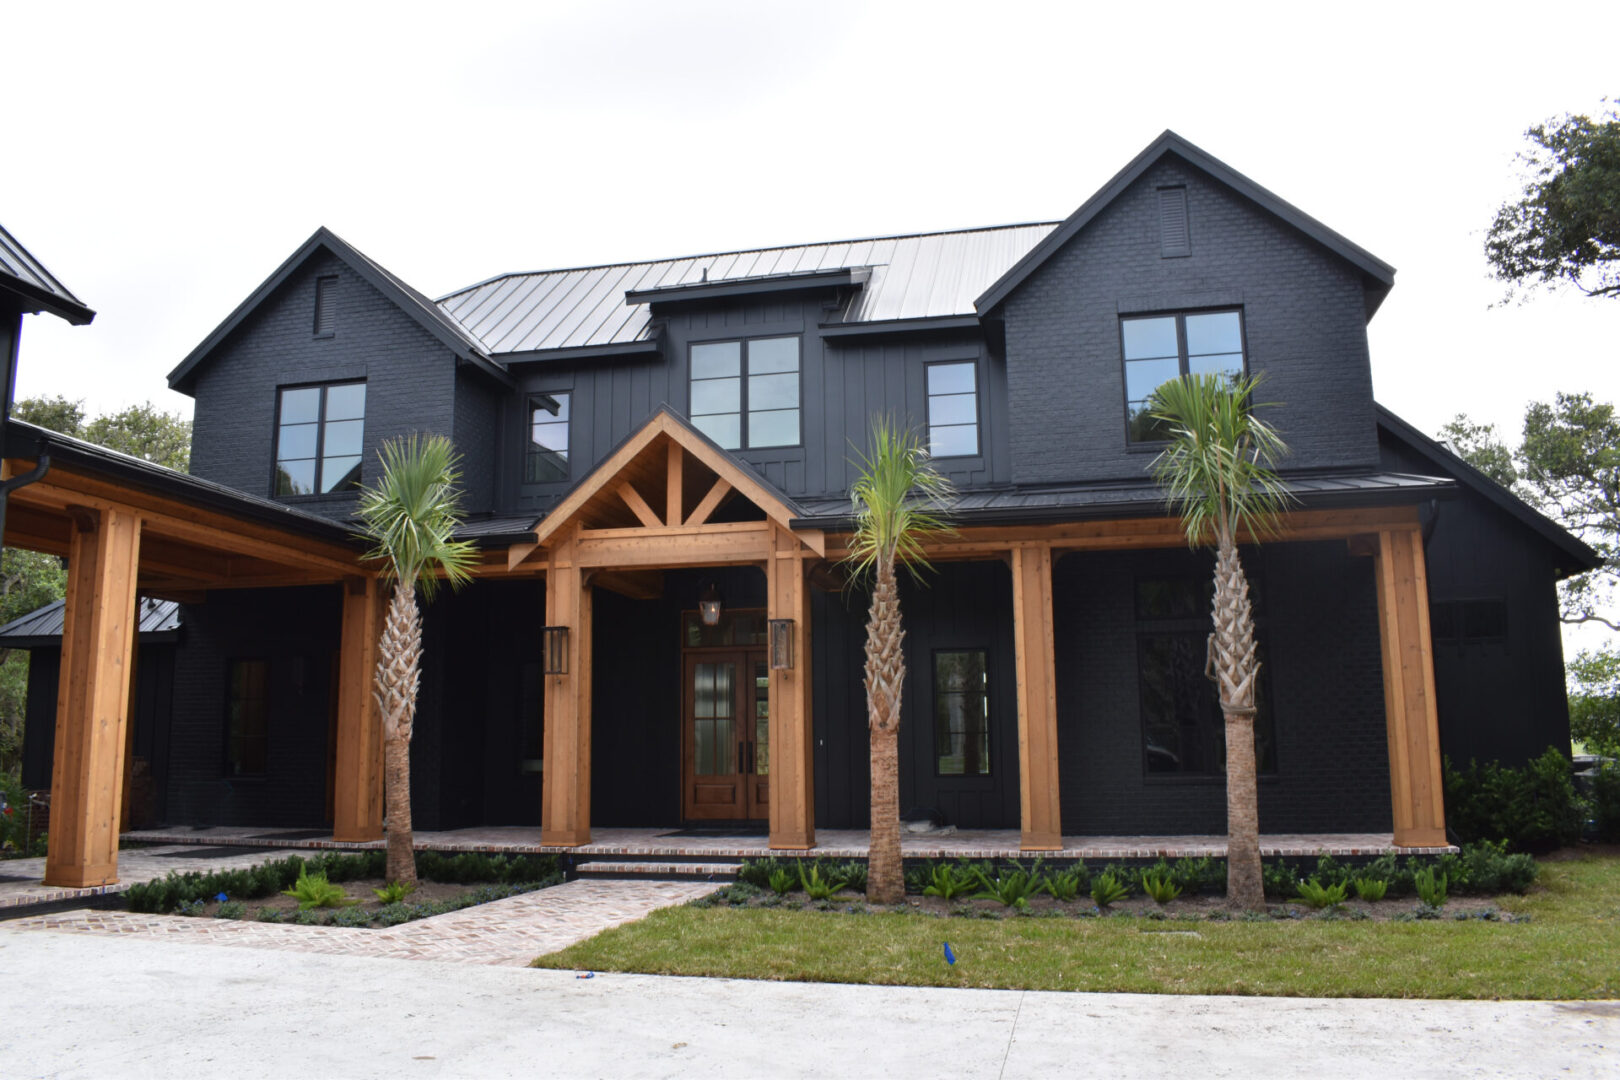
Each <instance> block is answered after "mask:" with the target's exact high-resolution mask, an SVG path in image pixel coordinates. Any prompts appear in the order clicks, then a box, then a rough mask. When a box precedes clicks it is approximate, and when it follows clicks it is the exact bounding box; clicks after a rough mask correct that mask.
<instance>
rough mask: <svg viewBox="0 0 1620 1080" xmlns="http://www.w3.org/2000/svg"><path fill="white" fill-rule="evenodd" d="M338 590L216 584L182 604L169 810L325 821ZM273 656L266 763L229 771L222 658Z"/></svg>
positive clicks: (183, 817)
mask: <svg viewBox="0 0 1620 1080" xmlns="http://www.w3.org/2000/svg"><path fill="white" fill-rule="evenodd" d="M341 613H342V597H341V596H340V595H339V592H338V588H337V586H335V585H334V586H328V587H310V588H297V589H256V590H246V591H239V592H214V593H210V594H209V597H208V602H207V603H205V604H187V605H185V606H184V607H183V608H182V609H181V619H182V620H183V622H184V625H185V642H184V644H182V645H181V646H180V647H179V648H178V649H177V650H176V655H175V678H174V715H173V719H172V721H171V724H170V749H169V760H168V777H167V784H168V812H169V818H170V820H172V821H174V822H177V823H182V824H198V825H267V826H313V827H319V826H320V825H321V824H322V822H323V821H324V820H326V770H327V756H328V755H327V735H328V722H329V720H330V718H331V708H332V697H331V688H332V679H333V677H334V668H333V663H334V660H335V658H336V656H337V648H338V629H339V621H340V616H341ZM257 658H263V659H267V660H269V662H270V742H269V755H270V756H269V769H268V771H267V772H266V773H265V775H264V776H262V777H239V778H227V777H226V776H225V774H224V773H225V736H226V717H225V710H226V683H225V680H226V668H227V663H228V661H230V660H232V659H257Z"/></svg>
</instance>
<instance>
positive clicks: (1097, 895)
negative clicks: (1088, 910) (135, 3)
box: [1091, 870, 1131, 908]
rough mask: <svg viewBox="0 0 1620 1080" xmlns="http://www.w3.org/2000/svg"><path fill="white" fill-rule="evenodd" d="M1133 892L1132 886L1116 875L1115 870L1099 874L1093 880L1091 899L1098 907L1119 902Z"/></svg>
mask: <svg viewBox="0 0 1620 1080" xmlns="http://www.w3.org/2000/svg"><path fill="white" fill-rule="evenodd" d="M1130 894H1131V888H1130V886H1129V885H1126V884H1125V883H1123V882H1122V881H1120V880H1119V878H1117V877H1115V876H1114V871H1113V870H1106V871H1104V872H1103V873H1101V874H1098V875H1097V876H1096V877H1095V878H1093V879H1092V882H1091V899H1092V901H1093V902H1095V903H1096V905H1097V907H1098V908H1105V907H1108V906H1109V905H1110V904H1117V903H1119V902H1120V901H1121V900H1123V899H1125V898H1126V897H1127V896H1129V895H1130Z"/></svg>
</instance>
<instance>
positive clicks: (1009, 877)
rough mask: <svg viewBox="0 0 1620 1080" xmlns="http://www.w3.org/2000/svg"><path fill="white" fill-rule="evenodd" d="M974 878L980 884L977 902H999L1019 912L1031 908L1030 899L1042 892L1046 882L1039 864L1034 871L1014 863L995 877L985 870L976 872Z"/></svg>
mask: <svg viewBox="0 0 1620 1080" xmlns="http://www.w3.org/2000/svg"><path fill="white" fill-rule="evenodd" d="M973 876H974V878H975V879H977V881H978V882H979V891H978V892H976V893H974V894H973V898H974V899H975V900H997V901H1000V902H1001V903H1002V904H1004V905H1005V906H1007V907H1012V908H1018V909H1019V910H1023V909H1024V908H1026V907H1028V906H1029V898H1030V897H1031V896H1033V895H1035V894H1036V893H1037V892H1040V891H1041V889H1042V888H1043V887H1044V883H1045V880H1046V879H1045V875H1043V874H1042V873H1041V868H1040V863H1039V862H1037V863H1036V864H1035V867H1034V869H1032V870H1025V869H1024V868H1023V867H1021V866H1019V865H1018V864H1017V863H1013V864H1011V865H1009V866H1008V867H1007V869H1005V870H1004V871H1002V872H1001V873H999V874H997V875H996V876H995V877H991V876H990V875H989V874H986V873H985V872H984V871H983V870H975V871H974V872H973Z"/></svg>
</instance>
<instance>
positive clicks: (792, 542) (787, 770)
mask: <svg viewBox="0 0 1620 1080" xmlns="http://www.w3.org/2000/svg"><path fill="white" fill-rule="evenodd" d="M772 535H773V537H774V542H773V544H772V548H773V551H772V553H771V554H772V557H771V559H770V561H769V562H768V563H767V564H766V567H765V574H766V578H767V581H766V589H767V593H768V598H767V603H768V607H769V611H768V613H767V614H768V617H769V618H772V619H792V620H793V667H792V668H789V669H786V670H783V669H778V668H772V669H771V718H770V736H771V745H770V752H771V763H770V764H771V776H770V801H771V810H770V812H771V841H770V842H771V847H772V848H773V849H776V850H789V851H804V850H806V849H809V848H813V847H815V846H816V785H815V773H814V761H815V741H814V734H815V732H814V728H815V720H814V712H813V709H812V702H811V696H810V651H811V650H810V590H809V588H808V587H807V585H806V582H805V567H804V566H803V565H802V563H801V560H800V559H799V548H800V546H801V545H800V544H799V540H798V538H797V537H795V536H793V535H792V534H790V533H787V532H785V531H784V530H782V529H775V530H772Z"/></svg>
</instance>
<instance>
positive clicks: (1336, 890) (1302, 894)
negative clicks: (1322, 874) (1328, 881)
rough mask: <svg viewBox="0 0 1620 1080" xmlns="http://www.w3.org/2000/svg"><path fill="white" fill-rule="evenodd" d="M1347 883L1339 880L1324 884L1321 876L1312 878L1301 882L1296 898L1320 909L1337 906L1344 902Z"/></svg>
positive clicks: (1308, 905)
mask: <svg viewBox="0 0 1620 1080" xmlns="http://www.w3.org/2000/svg"><path fill="white" fill-rule="evenodd" d="M1344 897H1345V884H1344V882H1342V881H1341V882H1338V883H1337V884H1334V885H1323V884H1322V881H1321V879H1320V878H1314V877H1313V878H1311V879H1310V880H1309V881H1302V882H1300V883H1299V889H1298V892H1297V893H1296V894H1295V899H1297V900H1300V901H1302V902H1304V904H1305V905H1306V906H1307V907H1311V908H1315V909H1318V910H1320V909H1321V908H1336V907H1338V906H1339V905H1340V904H1342V903H1344Z"/></svg>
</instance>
